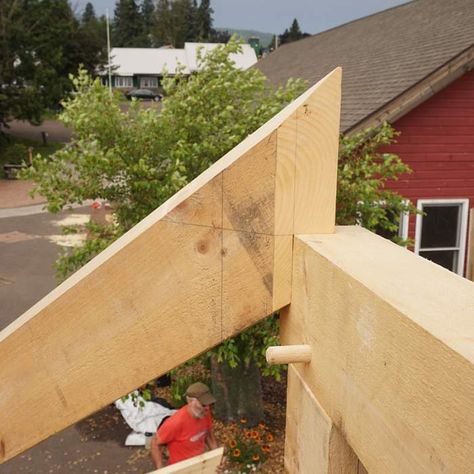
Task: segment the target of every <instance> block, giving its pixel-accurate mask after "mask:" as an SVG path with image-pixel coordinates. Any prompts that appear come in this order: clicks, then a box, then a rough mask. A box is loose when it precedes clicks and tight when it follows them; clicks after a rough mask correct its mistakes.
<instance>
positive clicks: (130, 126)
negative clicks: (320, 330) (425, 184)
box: [24, 40, 408, 375]
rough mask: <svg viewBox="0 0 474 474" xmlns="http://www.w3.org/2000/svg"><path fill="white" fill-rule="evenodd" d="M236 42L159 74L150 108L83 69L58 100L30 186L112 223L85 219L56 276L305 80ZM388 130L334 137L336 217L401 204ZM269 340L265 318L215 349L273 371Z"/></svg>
mask: <svg viewBox="0 0 474 474" xmlns="http://www.w3.org/2000/svg"><path fill="white" fill-rule="evenodd" d="M239 48H240V46H239V44H237V43H236V42H235V41H234V40H231V41H230V42H229V43H228V44H227V45H226V46H219V47H217V48H215V49H214V50H213V51H211V52H210V53H208V55H206V56H205V57H200V59H199V61H200V62H201V63H202V67H201V69H200V70H199V72H197V73H196V74H194V75H192V76H190V77H189V78H188V79H186V78H185V77H183V76H180V75H178V76H177V77H169V78H167V79H166V80H165V81H164V89H165V92H166V96H165V99H164V101H163V106H162V110H161V112H159V113H157V111H156V110H155V109H152V108H149V109H143V108H141V107H140V105H139V104H138V103H136V102H132V105H131V107H130V108H129V109H128V110H122V109H121V108H120V103H119V99H118V97H117V96H111V95H110V94H109V92H108V90H107V89H106V88H105V87H104V86H102V85H101V84H100V82H99V81H98V80H92V79H91V78H90V77H89V76H88V75H87V73H86V72H85V71H83V70H82V71H80V73H79V75H78V76H77V77H75V78H74V79H73V84H74V89H75V93H74V95H73V96H72V97H71V98H70V99H67V100H66V101H65V102H64V112H63V113H62V115H61V118H62V120H63V121H64V123H65V124H66V125H68V126H69V127H71V128H72V129H73V130H74V136H73V139H72V142H71V143H70V144H69V145H68V146H67V147H66V148H64V149H62V150H60V151H58V152H56V153H55V154H54V155H53V157H52V158H49V159H48V158H42V157H40V156H38V157H36V158H35V159H34V160H33V165H32V166H31V168H29V170H27V171H26V172H25V174H24V177H27V178H29V179H32V180H33V181H34V182H35V190H36V191H37V192H38V193H41V194H42V195H43V196H45V197H46V198H47V199H48V209H49V210H50V211H53V212H57V211H59V210H61V209H62V208H63V207H65V206H67V205H68V204H74V203H82V202H83V201H84V200H87V199H97V198H102V199H106V200H108V201H109V202H110V203H112V205H113V207H114V211H115V216H116V223H115V224H114V225H109V226H103V227H101V226H97V225H93V226H90V228H89V231H90V235H91V238H90V239H89V240H88V241H87V242H86V244H85V246H84V247H82V248H80V249H75V250H72V251H71V253H69V254H65V255H64V256H63V257H62V258H61V259H60V261H59V264H58V268H59V270H60V273H61V274H62V276H63V277H64V276H66V275H67V274H69V273H70V272H72V271H74V270H76V269H77V268H79V267H80V266H82V265H83V264H85V263H86V262H87V261H88V260H89V259H91V258H92V257H93V256H94V255H95V254H96V253H98V252H99V251H101V250H102V249H104V248H105V247H106V246H107V245H109V244H110V243H111V242H112V241H113V240H115V239H116V238H117V237H119V236H120V235H122V234H123V233H124V232H125V231H126V230H128V229H130V228H131V227H132V226H133V225H135V224H136V223H137V222H138V221H140V220H141V219H143V218H144V217H145V216H146V215H147V214H149V213H150V212H151V211H153V210H154V209H155V208H156V207H158V206H159V205H160V204H162V203H163V202H164V201H165V200H166V199H168V198H169V197H170V196H171V195H173V194H174V193H175V192H176V191H177V190H178V189H180V188H181V187H182V186H184V185H185V184H186V183H188V182H190V181H191V180H192V179H193V178H195V177H196V176H197V175H198V174H200V173H201V172H202V171H204V170H205V169H206V168H207V167H208V166H209V165H210V164H212V163H213V162H214V161H216V160H217V159H219V158H220V157H221V156H223V155H224V154H225V153H226V152H227V151H229V150H230V149H232V148H233V147H234V146H235V145H236V144H238V143H239V142H240V141H242V140H243V139H244V138H245V137H246V136H248V135H249V134H250V133H252V132H253V131H255V130H256V129H257V128H258V127H259V126H261V125H262V124H263V123H265V122H266V121H267V120H268V119H269V118H271V117H272V116H274V115H275V114H276V113H277V112H278V111H279V110H280V109H282V108H283V107H284V106H285V105H287V104H288V103H289V102H291V101H292V100H293V99H295V98H296V97H297V96H298V95H299V94H300V93H301V92H302V91H303V90H304V88H305V87H306V84H305V83H304V82H303V81H301V80H289V81H288V83H287V84H286V85H285V86H284V87H280V88H279V89H277V90H273V89H271V88H270V86H268V84H267V82H266V79H265V76H264V75H263V74H262V73H261V72H260V71H258V70H256V69H249V70H246V71H242V70H239V69H236V68H235V66H234V63H233V62H232V61H231V60H230V59H229V54H230V53H234V52H238V51H239ZM393 138H394V132H393V130H392V129H391V128H390V127H389V126H388V125H385V126H383V127H382V128H381V129H379V130H375V131H371V132H370V133H364V134H358V135H354V136H352V137H349V138H347V137H343V138H342V139H341V147H340V162H339V183H338V184H339V192H338V202H337V216H338V217H337V219H338V223H342V224H347V223H361V224H362V225H365V226H367V227H369V228H371V229H374V228H376V227H377V226H378V225H380V226H382V227H384V226H386V225H387V223H388V221H390V219H386V218H385V217H384V216H386V215H387V212H386V211H387V209H390V210H391V212H392V214H390V215H391V216H392V215H394V214H396V213H397V212H398V213H400V211H402V210H405V209H406V205H405V204H404V203H403V202H402V199H401V197H400V196H398V195H397V194H396V193H393V192H390V191H388V190H386V189H385V183H386V181H387V180H389V179H396V178H397V176H398V175H399V174H400V173H403V172H407V171H408V168H407V167H406V166H405V165H403V163H402V162H401V161H400V159H399V158H398V157H397V156H395V155H387V154H383V153H379V152H378V151H377V150H378V147H379V146H380V145H383V144H387V143H390V142H391V141H392V140H393ZM381 203H382V205H381ZM393 211H394V212H393ZM389 224H390V225H392V224H391V222H389ZM276 340H277V324H276V318H275V317H273V318H271V319H267V320H266V321H264V322H263V323H261V324H258V325H256V326H254V327H253V328H251V329H250V330H249V331H247V332H246V333H243V334H241V335H239V336H238V337H236V338H233V339H230V340H228V341H226V342H225V343H224V344H223V345H221V346H219V348H217V349H216V350H215V352H214V355H215V358H216V359H217V360H218V361H219V362H225V363H227V364H228V365H230V366H235V365H238V364H250V363H256V364H257V365H259V366H260V367H262V368H263V369H264V370H265V371H267V372H271V373H273V374H274V375H276V374H277V373H278V368H276V367H275V366H271V367H269V366H268V365H267V364H266V363H265V361H264V351H265V347H266V346H267V345H269V344H274V343H275V342H276Z"/></svg>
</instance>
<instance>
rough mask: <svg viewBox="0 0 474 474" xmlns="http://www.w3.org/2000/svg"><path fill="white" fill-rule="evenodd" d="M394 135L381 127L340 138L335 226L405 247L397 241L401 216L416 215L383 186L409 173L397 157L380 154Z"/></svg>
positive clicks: (386, 125) (411, 208)
mask: <svg viewBox="0 0 474 474" xmlns="http://www.w3.org/2000/svg"><path fill="white" fill-rule="evenodd" d="M397 135H398V133H397V132H396V131H395V130H394V129H393V128H392V127H391V126H390V125H389V124H387V123H384V124H383V125H382V126H380V127H378V128H376V129H369V130H365V131H363V132H359V133H357V134H353V135H350V136H342V137H341V140H340V145H339V163H338V186H337V209H336V222H337V223H338V224H340V225H354V224H360V225H362V226H363V227H365V228H366V229H369V230H371V231H374V232H377V233H380V234H382V235H383V236H386V237H389V238H391V239H392V240H393V241H395V242H397V243H400V244H405V243H406V242H404V241H402V240H401V239H400V238H399V237H398V226H399V224H400V215H401V214H402V213H403V212H408V213H416V212H417V211H416V208H415V207H414V206H413V205H412V204H411V203H409V202H407V200H406V199H405V198H403V196H401V195H400V194H398V193H396V192H394V191H392V190H391V189H389V188H387V187H386V184H387V182H389V181H396V180H397V179H398V177H399V176H401V175H403V174H405V175H406V174H408V173H411V169H410V168H409V167H408V166H407V165H406V164H404V163H403V162H402V160H401V159H400V157H399V156H398V155H395V154H394V153H382V152H380V151H379V150H380V148H381V147H384V146H386V145H389V144H390V143H393V142H394V141H395V139H396V137H397Z"/></svg>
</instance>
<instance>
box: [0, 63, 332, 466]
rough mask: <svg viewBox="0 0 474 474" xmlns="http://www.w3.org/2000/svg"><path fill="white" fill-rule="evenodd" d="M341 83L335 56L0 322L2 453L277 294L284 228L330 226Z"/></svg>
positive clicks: (142, 376) (143, 376) (276, 301)
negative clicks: (153, 205)
mask: <svg viewBox="0 0 474 474" xmlns="http://www.w3.org/2000/svg"><path fill="white" fill-rule="evenodd" d="M340 84H341V71H340V69H336V70H334V71H333V72H332V73H330V74H329V75H328V76H326V77H325V78H324V79H322V80H321V81H320V82H319V83H317V84H316V85H314V86H313V87H312V88H310V89H309V90H308V91H306V92H305V93H304V94H303V95H302V96H300V97H299V98H298V99H296V100H295V101H294V102H293V103H291V104H290V105H288V106H287V107H286V108H285V109H284V110H282V111H281V112H280V113H279V114H277V115H276V116H275V117H274V118H273V119H271V120H270V121H269V122H267V123H266V124H265V125H263V126H262V127H261V128H260V129H259V130H257V131H256V132H255V133H253V134H252V135H250V136H249V137H248V138H247V139H245V140H244V141H243V142H242V143H240V144H239V145H238V146H236V147H235V148H234V149H233V150H231V151H230V152H229V153H228V154H226V155H225V156H224V157H223V158H222V159H221V160H219V161H218V162H217V163H215V164H214V165H213V166H211V167H210V168H209V169H208V170H207V171H205V172H204V173H203V174H201V175H200V176H199V177H198V178H196V179H195V180H194V181H193V182H192V183H190V184H189V185H188V186H186V187H185V188H183V189H182V190H181V191H180V192H178V193H177V194H176V195H175V196H173V197H172V198H171V199H169V200H168V201H167V202H166V203H164V204H163V205H162V206H160V208H158V209H157V210H156V211H154V212H153V213H152V214H150V215H149V216H148V217H147V218H145V219H144V220H143V221H142V222H140V223H139V224H138V225H137V226H135V227H134V228H133V229H131V230H130V231H129V232H128V233H127V234H125V235H124V236H122V237H121V238H120V239H118V240H117V241H116V242H114V243H113V244H112V245H111V246H110V247H109V248H107V249H106V250H105V251H104V252H102V253H101V254H100V255H98V256H97V257H96V258H95V259H93V260H92V261H91V262H89V263H88V264H87V265H85V266H84V267H83V268H82V269H80V270H79V271H78V272H76V273H75V274H74V275H73V276H72V277H71V278H69V279H68V280H67V281H65V282H64V283H63V284H61V285H60V286H59V287H58V288H56V289H55V290H53V291H52V292H51V293H50V294H49V295H47V296H46V297H45V298H43V299H42V300H41V301H40V302H38V303H37V304H36V305H34V306H33V307H32V308H31V309H30V310H28V311H27V312H26V313H24V314H23V315H22V316H21V317H20V318H19V319H18V320H16V321H15V322H14V323H12V324H11V325H10V326H8V327H7V328H6V329H4V330H3V331H2V332H1V333H0V380H1V382H2V390H1V392H0V462H4V461H6V460H8V459H10V458H12V457H13V456H15V455H17V454H19V453H21V452H22V451H24V450H26V449H28V448H29V447H31V446H33V445H34V444H36V443H38V442H40V441H41V440H43V439H45V438H47V437H49V436H50V435H52V434H54V433H56V432H58V431H60V430H62V429H64V428H65V427H67V426H69V425H71V424H73V423H74V422H76V421H78V420H80V419H82V418H84V417H86V416H87V415H89V414H90V413H93V412H95V411H97V410H98V409H100V408H102V407H104V406H105V405H107V404H108V403H111V402H112V401H114V400H116V399H118V398H119V397H121V396H122V395H124V394H126V393H128V392H130V391H132V390H133V389H134V388H135V387H137V386H140V385H141V384H143V383H145V382H147V381H148V380H150V379H152V378H154V377H157V376H159V375H161V374H163V373H165V372H167V371H169V370H170V369H172V368H173V367H176V366H177V365H179V364H181V363H183V362H185V361H186V360H188V359H190V358H192V357H194V356H196V355H198V354H199V353H201V352H203V351H205V350H208V349H209V348H211V347H213V346H215V345H217V344H219V343H220V342H221V341H222V340H224V339H226V338H228V337H230V336H232V335H234V334H236V333H238V332H240V331H242V330H243V329H245V328H246V327H248V326H250V325H252V324H254V323H256V322H258V321H259V320H260V319H262V318H264V317H265V316H267V315H269V314H271V313H272V312H273V311H275V310H277V309H279V308H281V307H283V306H285V305H287V304H289V302H290V295H291V268H292V243H293V235H294V234H295V233H301V232H304V233H309V232H320V233H329V232H333V230H334V215H335V196H336V171H337V149H338V134H339V111H340ZM143 361H146V363H144V362H143ZM91 387H94V389H93V390H91ZM32 427H34V429H32Z"/></svg>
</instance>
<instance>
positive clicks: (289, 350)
mask: <svg viewBox="0 0 474 474" xmlns="http://www.w3.org/2000/svg"><path fill="white" fill-rule="evenodd" d="M311 355H312V351H311V346H309V345H305V344H302V345H292V346H272V347H269V348H268V349H267V352H266V354H265V357H266V358H267V362H268V363H269V364H295V363H298V362H303V363H308V362H311Z"/></svg>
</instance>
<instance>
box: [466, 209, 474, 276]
mask: <svg viewBox="0 0 474 474" xmlns="http://www.w3.org/2000/svg"><path fill="white" fill-rule="evenodd" d="M466 278H467V279H468V280H471V281H474V208H473V209H471V210H470V211H469V230H468V232H467V258H466Z"/></svg>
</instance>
